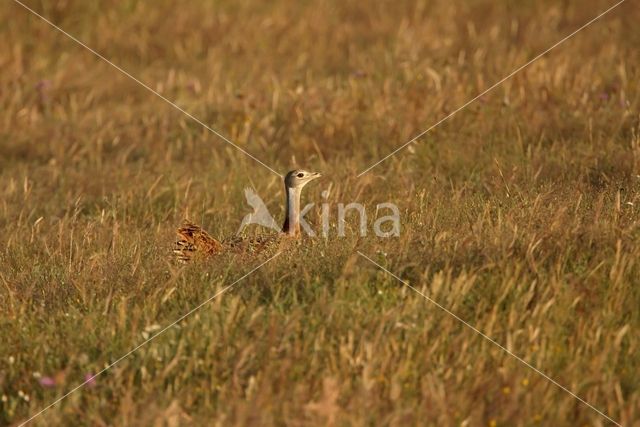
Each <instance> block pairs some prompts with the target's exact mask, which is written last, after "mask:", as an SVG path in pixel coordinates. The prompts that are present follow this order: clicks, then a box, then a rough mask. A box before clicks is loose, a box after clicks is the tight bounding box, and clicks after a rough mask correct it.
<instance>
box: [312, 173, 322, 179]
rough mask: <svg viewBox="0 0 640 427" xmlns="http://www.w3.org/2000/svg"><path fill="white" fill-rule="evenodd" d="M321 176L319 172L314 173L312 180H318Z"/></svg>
mask: <svg viewBox="0 0 640 427" xmlns="http://www.w3.org/2000/svg"><path fill="white" fill-rule="evenodd" d="M321 176H322V174H321V173H320V172H316V173H314V174H313V179H317V178H320V177H321Z"/></svg>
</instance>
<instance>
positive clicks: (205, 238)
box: [173, 169, 322, 262]
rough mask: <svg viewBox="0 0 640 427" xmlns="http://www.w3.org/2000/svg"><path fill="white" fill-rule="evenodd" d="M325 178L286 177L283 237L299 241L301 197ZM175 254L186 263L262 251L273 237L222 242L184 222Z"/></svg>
mask: <svg viewBox="0 0 640 427" xmlns="http://www.w3.org/2000/svg"><path fill="white" fill-rule="evenodd" d="M320 176H322V175H321V174H320V173H318V172H309V171H306V170H303V169H295V170H292V171H291V172H289V173H287V175H286V176H285V177H284V189H285V200H286V206H285V207H286V213H285V219H284V224H283V225H282V230H281V233H280V234H281V235H285V236H291V237H298V236H299V235H300V196H301V194H302V189H303V188H304V186H305V185H307V184H308V183H309V182H311V181H313V180H314V179H317V178H320ZM177 234H178V240H177V241H176V244H175V248H174V250H173V251H174V253H175V254H176V255H177V257H178V260H180V261H183V262H186V261H189V260H190V259H192V258H193V257H195V256H205V257H207V256H213V255H217V254H220V253H222V252H225V251H228V250H235V251H244V250H247V249H250V250H252V251H253V250H256V251H258V250H260V249H261V248H263V247H265V246H266V245H268V244H269V243H270V242H273V241H274V240H275V238H274V237H273V236H258V237H255V238H247V239H245V238H242V237H241V236H233V237H231V238H229V239H225V240H222V241H219V240H216V239H214V238H213V237H211V235H210V234H209V233H207V232H206V231H204V230H203V229H202V228H201V227H200V226H198V225H196V224H193V223H191V222H189V221H186V220H185V222H184V224H183V225H182V227H180V228H178V231H177Z"/></svg>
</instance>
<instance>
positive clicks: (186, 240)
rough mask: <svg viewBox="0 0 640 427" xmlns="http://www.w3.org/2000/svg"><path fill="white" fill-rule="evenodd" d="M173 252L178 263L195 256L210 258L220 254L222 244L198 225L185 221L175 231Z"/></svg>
mask: <svg viewBox="0 0 640 427" xmlns="http://www.w3.org/2000/svg"><path fill="white" fill-rule="evenodd" d="M177 234H178V240H176V245H175V248H174V249H173V252H174V253H175V254H176V256H177V257H178V261H182V262H187V261H189V260H191V259H192V258H194V257H196V256H203V255H204V256H212V255H217V254H219V253H221V252H222V251H223V249H224V247H223V246H222V243H220V242H219V241H217V240H216V239H214V238H213V237H211V235H209V233H207V232H206V231H204V230H203V229H202V228H201V227H200V226H199V225H196V224H194V223H192V222H189V221H187V220H185V221H184V223H183V224H182V227H180V228H178V231H177Z"/></svg>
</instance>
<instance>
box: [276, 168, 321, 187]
mask: <svg viewBox="0 0 640 427" xmlns="http://www.w3.org/2000/svg"><path fill="white" fill-rule="evenodd" d="M321 176H322V174H321V173H319V172H309V171H306V170H304V169H295V170H292V171H291V172H289V173H288V174H287V175H286V176H285V177H284V186H285V187H286V188H288V189H289V188H292V189H293V188H296V189H297V188H302V187H304V186H305V185H307V184H308V183H310V182H311V181H313V180H314V179H317V178H320V177H321Z"/></svg>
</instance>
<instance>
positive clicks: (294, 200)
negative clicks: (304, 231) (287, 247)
mask: <svg viewBox="0 0 640 427" xmlns="http://www.w3.org/2000/svg"><path fill="white" fill-rule="evenodd" d="M285 192H286V193H287V206H286V208H287V212H286V216H285V219H284V225H283V226H282V232H283V233H286V234H289V235H292V236H297V235H299V234H300V194H301V192H302V188H287V187H285Z"/></svg>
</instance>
